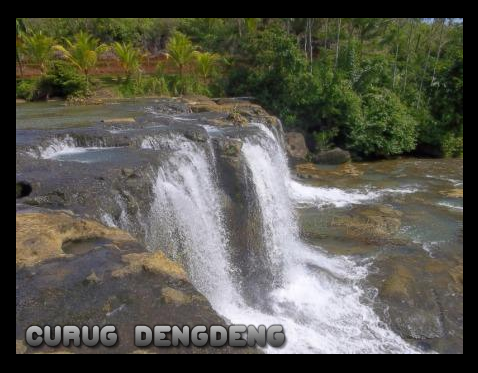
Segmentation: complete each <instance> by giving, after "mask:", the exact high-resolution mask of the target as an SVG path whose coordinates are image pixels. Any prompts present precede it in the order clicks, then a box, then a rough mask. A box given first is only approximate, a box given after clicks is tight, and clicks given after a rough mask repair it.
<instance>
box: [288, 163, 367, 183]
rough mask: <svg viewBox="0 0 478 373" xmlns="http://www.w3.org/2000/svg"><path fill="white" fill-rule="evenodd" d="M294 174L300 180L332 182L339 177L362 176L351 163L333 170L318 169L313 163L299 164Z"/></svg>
mask: <svg viewBox="0 0 478 373" xmlns="http://www.w3.org/2000/svg"><path fill="white" fill-rule="evenodd" d="M295 172H296V175H297V176H298V177H300V178H301V179H315V180H323V181H327V180H331V181H332V180H333V181H336V180H337V178H339V177H349V176H350V177H358V176H361V175H362V174H363V172H362V171H360V170H359V169H358V168H357V167H356V166H354V164H353V163H350V162H348V163H345V164H342V165H339V166H337V167H336V168H334V169H324V168H320V166H317V165H316V164H314V163H301V164H298V165H296V166H295Z"/></svg>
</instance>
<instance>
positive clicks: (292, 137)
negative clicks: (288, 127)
mask: <svg viewBox="0 0 478 373" xmlns="http://www.w3.org/2000/svg"><path fill="white" fill-rule="evenodd" d="M285 140H286V145H287V153H288V154H289V156H290V157H292V158H295V159H302V160H303V159H305V158H306V157H307V155H308V154H309V149H308V148H307V145H306V143H305V138H304V135H303V134H301V133H300V132H288V133H286V134H285Z"/></svg>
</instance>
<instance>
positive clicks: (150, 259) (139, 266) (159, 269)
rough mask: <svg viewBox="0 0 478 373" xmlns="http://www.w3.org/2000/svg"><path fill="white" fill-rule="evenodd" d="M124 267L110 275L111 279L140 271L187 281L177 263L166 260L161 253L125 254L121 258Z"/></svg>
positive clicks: (184, 273)
mask: <svg viewBox="0 0 478 373" xmlns="http://www.w3.org/2000/svg"><path fill="white" fill-rule="evenodd" d="M121 260H122V262H123V263H125V264H126V265H125V266H124V267H122V268H120V269H118V270H116V271H114V272H113V273H112V276H113V277H126V276H128V275H132V274H137V273H140V272H142V271H145V272H150V273H154V274H161V273H162V274H167V275H168V276H171V277H172V278H174V279H176V280H181V281H188V279H187V275H186V272H185V271H184V269H183V268H182V267H181V266H180V265H179V264H177V263H175V262H173V261H171V260H170V259H168V258H167V257H166V256H165V255H164V254H163V253H162V252H161V251H156V252H155V253H139V254H127V255H123V256H122V257H121Z"/></svg>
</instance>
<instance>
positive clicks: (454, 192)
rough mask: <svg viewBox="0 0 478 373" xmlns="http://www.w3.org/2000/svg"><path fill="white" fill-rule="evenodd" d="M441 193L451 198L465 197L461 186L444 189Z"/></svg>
mask: <svg viewBox="0 0 478 373" xmlns="http://www.w3.org/2000/svg"><path fill="white" fill-rule="evenodd" d="M440 193H441V194H442V195H444V196H446V197H449V198H463V189H460V188H456V189H451V190H444V191H442V192H440Z"/></svg>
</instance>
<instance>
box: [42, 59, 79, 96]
mask: <svg viewBox="0 0 478 373" xmlns="http://www.w3.org/2000/svg"><path fill="white" fill-rule="evenodd" d="M37 89H38V92H37V94H38V95H39V96H40V97H42V96H49V97H51V96H56V97H65V98H66V97H68V96H78V95H85V94H87V92H86V82H85V79H84V78H83V77H82V76H81V75H80V74H78V72H77V70H76V69H75V68H74V67H72V66H71V65H69V64H68V63H66V62H63V61H55V62H54V64H53V66H52V67H51V69H50V70H49V71H48V73H47V75H46V76H44V77H43V78H41V79H40V80H39V82H38V85H37Z"/></svg>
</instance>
